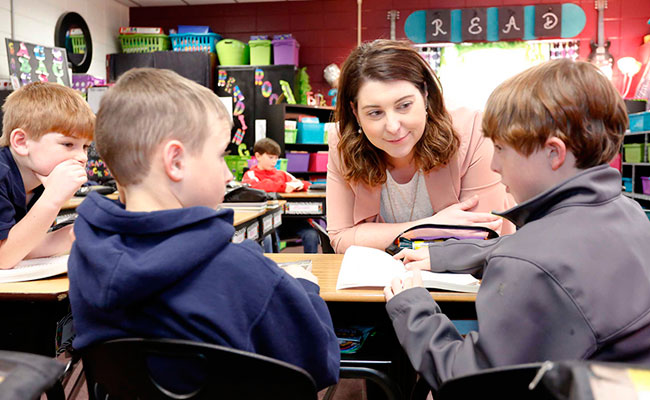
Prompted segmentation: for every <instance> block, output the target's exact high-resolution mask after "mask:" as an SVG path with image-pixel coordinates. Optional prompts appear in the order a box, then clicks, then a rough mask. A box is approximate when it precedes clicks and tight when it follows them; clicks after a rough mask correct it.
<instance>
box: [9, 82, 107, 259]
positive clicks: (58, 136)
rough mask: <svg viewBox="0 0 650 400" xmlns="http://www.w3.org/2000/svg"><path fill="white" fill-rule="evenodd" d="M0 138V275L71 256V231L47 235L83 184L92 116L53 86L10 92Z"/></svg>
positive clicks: (68, 92)
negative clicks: (29, 262) (27, 261)
mask: <svg viewBox="0 0 650 400" xmlns="http://www.w3.org/2000/svg"><path fill="white" fill-rule="evenodd" d="M2 109H3V111H4V115H3V121H2V125H3V127H2V132H3V133H2V138H0V269H6V268H12V267H13V266H15V265H16V264H17V263H18V262H19V261H21V260H22V259H24V258H37V257H49V256H53V255H58V254H65V253H67V252H68V251H70V246H72V237H71V235H70V232H71V229H72V226H66V227H64V228H62V229H59V230H57V231H53V232H49V228H50V227H51V226H52V222H54V220H55V219H56V216H57V214H58V213H59V211H60V210H61V207H62V206H63V204H64V203H65V202H66V201H68V200H69V199H70V198H71V197H72V196H73V195H74V193H75V192H76V191H77V190H79V187H80V186H81V185H82V184H83V183H85V182H86V180H87V176H86V161H87V160H88V156H87V151H88V146H89V145H90V142H91V141H92V139H93V131H94V129H95V114H93V111H92V110H91V109H90V106H88V103H86V101H85V100H84V99H83V98H82V97H81V95H80V93H79V92H77V91H75V90H73V89H70V88H67V87H65V86H62V85H59V84H56V83H51V82H34V83H30V84H28V85H25V86H23V87H21V88H20V89H18V90H17V91H15V92H13V93H12V94H11V95H9V97H7V100H6V101H5V103H4V105H3V106H2Z"/></svg>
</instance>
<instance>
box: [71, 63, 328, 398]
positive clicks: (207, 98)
mask: <svg viewBox="0 0 650 400" xmlns="http://www.w3.org/2000/svg"><path fill="white" fill-rule="evenodd" d="M231 124H232V122H231V120H230V118H229V116H228V113H227V111H226V109H225V108H224V106H223V104H221V102H220V101H219V99H218V97H217V96H216V95H215V94H214V93H213V92H212V91H211V90H209V89H206V88H204V87H202V86H200V85H198V84H197V83H195V82H192V81H190V80H188V79H185V78H183V77H181V76H180V75H178V74H176V73H174V72H172V71H169V70H163V69H149V68H143V69H132V70H130V71H128V72H127V73H125V74H124V75H122V76H121V77H120V79H119V80H118V82H117V84H116V85H115V86H114V87H112V88H111V89H109V90H108V92H107V93H106V95H105V96H104V97H103V99H102V103H101V107H100V109H99V112H98V114H97V129H96V144H97V150H98V151H99V153H100V154H101V156H102V158H103V159H104V161H105V162H106V164H107V166H108V168H109V169H110V170H111V173H112V174H113V176H114V177H115V179H116V181H117V183H118V187H119V189H120V196H121V198H122V199H123V201H124V204H122V203H120V202H117V201H112V200H109V199H107V198H105V197H101V196H99V195H96V194H95V193H91V195H90V196H89V197H88V198H86V199H85V200H84V202H83V203H82V204H81V205H80V206H79V207H78V208H77V211H78V213H79V217H78V218H77V221H76V223H75V234H76V237H77V240H76V242H75V244H74V245H73V247H72V252H71V254H70V261H69V267H68V269H69V278H70V303H71V305H72V313H73V316H74V322H75V330H76V334H77V336H76V338H75V340H74V343H73V345H74V346H75V347H76V348H79V349H83V348H85V347H87V346H88V345H90V344H92V343H95V342H102V341H106V340H109V339H114V338H120V337H133V336H136V337H138V336H140V337H155V338H181V339H188V340H195V341H201V342H208V343H215V344H219V345H223V346H229V347H233V348H237V349H241V350H246V351H250V352H255V353H259V354H263V355H266V356H269V357H272V358H276V359H279V360H283V361H286V362H288V363H291V364H294V365H297V366H300V367H302V368H304V369H305V370H307V371H308V372H309V373H310V374H311V375H312V376H313V378H314V379H315V381H316V383H317V386H318V387H319V388H322V387H325V386H327V385H330V384H333V383H334V382H336V381H337V379H338V371H339V360H340V354H339V347H338V342H337V339H336V336H335V334H334V329H333V327H332V321H331V318H330V315H329V312H328V309H327V306H326V305H325V302H324V301H323V300H322V299H321V298H320V296H319V295H318V292H319V287H318V282H317V278H316V277H315V276H314V275H312V274H311V273H310V272H308V271H306V270H304V269H303V268H301V267H295V266H294V267H289V268H288V269H287V270H282V269H281V268H279V267H278V266H277V265H276V264H275V263H274V262H273V261H271V260H269V259H267V258H265V257H264V256H263V255H262V251H261V249H260V247H259V246H258V245H257V244H256V243H254V242H252V241H244V242H243V243H241V244H234V243H231V241H230V239H231V238H232V235H233V234H234V227H233V211H232V210H230V209H224V210H220V211H216V210H215V209H216V207H217V206H218V205H219V204H220V203H221V202H222V201H223V196H224V192H225V188H226V183H227V182H228V181H230V180H231V179H232V175H231V173H230V171H229V169H228V167H227V165H226V163H225V160H224V158H223V157H224V154H225V151H226V147H227V145H228V143H229V138H230V129H231ZM296 278H297V279H296ZM177 372H178V371H168V373H169V374H170V375H169V379H170V381H172V382H173V381H174V379H175V377H176V376H177V375H176V374H177Z"/></svg>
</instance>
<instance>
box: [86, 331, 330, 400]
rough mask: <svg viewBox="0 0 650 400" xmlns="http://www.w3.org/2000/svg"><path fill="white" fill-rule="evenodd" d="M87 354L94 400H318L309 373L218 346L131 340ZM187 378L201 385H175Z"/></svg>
mask: <svg viewBox="0 0 650 400" xmlns="http://www.w3.org/2000/svg"><path fill="white" fill-rule="evenodd" d="M81 353H82V356H81V357H82V361H83V364H84V371H85V374H86V381H87V384H88V395H89V399H91V400H93V399H101V400H108V399H124V400H126V399H134V400H135V399H141V400H147V399H216V398H218V399H238V400H239V399H255V398H263V399H289V400H290V399H296V400H297V399H306V400H316V398H317V395H316V387H315V384H314V380H313V379H312V378H311V376H310V375H309V374H308V373H307V372H306V371H304V370H303V369H301V368H298V367H296V366H294V365H291V364H288V363H285V362H282V361H279V360H275V359H272V358H269V357H265V356H261V355H258V354H253V353H249V352H246V351H241V350H236V349H231V348H227V347H223V346H217V345H213V344H207V343H198V342H192V341H188V340H177V339H141V338H128V339H116V340H111V341H107V342H104V343H100V344H97V345H93V346H91V347H89V348H87V349H83V350H82V351H81ZM181 375H183V376H185V377H191V378H194V380H195V382H192V383H191V384H190V383H188V382H172V381H171V380H173V379H174V378H176V377H178V376H181ZM170 377H171V378H170ZM184 385H187V386H186V387H185V388H184V389H180V387H181V386H184Z"/></svg>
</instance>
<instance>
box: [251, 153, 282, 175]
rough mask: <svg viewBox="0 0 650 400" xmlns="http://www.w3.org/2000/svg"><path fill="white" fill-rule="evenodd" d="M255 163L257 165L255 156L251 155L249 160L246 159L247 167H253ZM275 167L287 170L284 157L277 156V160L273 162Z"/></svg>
mask: <svg viewBox="0 0 650 400" xmlns="http://www.w3.org/2000/svg"><path fill="white" fill-rule="evenodd" d="M256 165H257V158H255V157H253V158H251V159H250V160H248V168H249V169H250V168H253V167H254V166H256ZM275 169H278V170H280V171H286V170H287V159H286V158H278V162H276V163H275ZM242 176H243V175H242Z"/></svg>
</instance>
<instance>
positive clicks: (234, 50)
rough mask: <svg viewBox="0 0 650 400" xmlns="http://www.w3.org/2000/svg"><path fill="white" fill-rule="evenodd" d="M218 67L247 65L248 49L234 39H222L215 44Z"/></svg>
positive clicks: (245, 45)
mask: <svg viewBox="0 0 650 400" xmlns="http://www.w3.org/2000/svg"><path fill="white" fill-rule="evenodd" d="M217 56H218V57H219V64H220V65H248V63H249V60H250V49H249V47H248V45H247V44H246V43H243V42H240V41H239V40H235V39H223V40H220V41H219V42H218V43H217Z"/></svg>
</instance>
